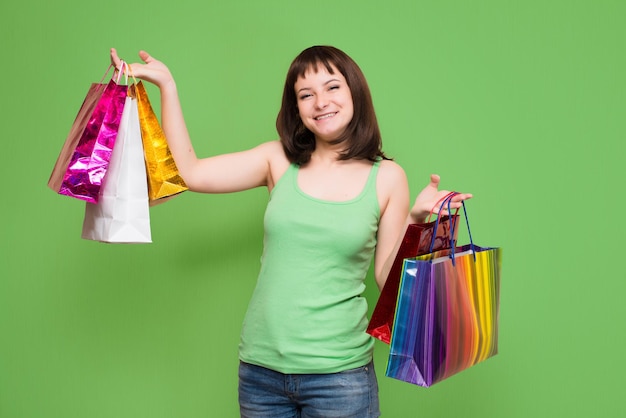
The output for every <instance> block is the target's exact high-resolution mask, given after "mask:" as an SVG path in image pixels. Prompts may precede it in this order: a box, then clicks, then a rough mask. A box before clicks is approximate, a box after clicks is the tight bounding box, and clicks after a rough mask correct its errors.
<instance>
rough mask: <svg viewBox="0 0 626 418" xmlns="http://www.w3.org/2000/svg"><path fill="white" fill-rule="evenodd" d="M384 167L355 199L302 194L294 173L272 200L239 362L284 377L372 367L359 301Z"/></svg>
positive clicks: (293, 171)
mask: <svg viewBox="0 0 626 418" xmlns="http://www.w3.org/2000/svg"><path fill="white" fill-rule="evenodd" d="M379 164H380V163H379V162H376V163H374V164H373V167H372V170H371V172H370V174H369V177H368V180H367V183H366V185H365V187H364V188H363V190H362V191H361V193H360V194H359V195H358V196H357V197H356V198H354V199H351V200H348V201H344V202H332V201H326V200H321V199H316V198H314V197H312V196H309V195H307V194H306V193H304V192H303V191H302V190H300V188H299V186H298V183H297V176H298V169H299V168H298V166H297V165H291V166H290V167H289V169H288V170H287V171H286V173H285V174H284V175H283V176H282V177H281V178H280V179H279V181H278V182H277V184H276V186H275V187H274V189H273V190H272V192H271V194H270V200H269V203H268V205H267V209H266V211H265V218H264V228H265V237H264V248H263V256H262V258H261V270H260V273H259V277H258V281H257V285H256V288H255V290H254V293H253V295H252V298H251V300H250V304H249V306H248V310H247V312H246V316H245V318H244V322H243V329H242V333H241V342H240V345H239V358H240V359H241V360H242V361H244V362H246V363H251V364H256V365H259V366H263V367H266V368H269V369H272V370H276V371H279V372H281V373H334V372H339V371H343V370H348V369H352V368H356V367H360V366H363V365H365V364H367V363H369V362H370V360H371V359H372V351H373V347H374V341H373V339H372V338H371V337H370V336H369V335H368V334H367V333H366V332H365V330H366V328H367V322H368V320H367V301H366V300H365V298H363V297H362V296H361V294H362V293H363V290H364V289H365V284H364V279H365V276H366V275H367V272H368V269H369V266H370V263H371V260H372V256H373V254H374V250H375V247H376V232H377V230H378V221H379V219H380V207H379V204H378V197H377V194H376V174H377V172H378V167H379Z"/></svg>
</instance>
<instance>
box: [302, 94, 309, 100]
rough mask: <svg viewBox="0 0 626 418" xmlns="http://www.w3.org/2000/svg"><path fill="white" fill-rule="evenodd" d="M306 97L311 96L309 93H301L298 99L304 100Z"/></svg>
mask: <svg viewBox="0 0 626 418" xmlns="http://www.w3.org/2000/svg"><path fill="white" fill-rule="evenodd" d="M308 97H311V95H310V94H302V95H300V100H304V99H306V98H308Z"/></svg>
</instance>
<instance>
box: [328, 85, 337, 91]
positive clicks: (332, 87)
mask: <svg viewBox="0 0 626 418" xmlns="http://www.w3.org/2000/svg"><path fill="white" fill-rule="evenodd" d="M328 90H339V86H330V87H329V88H328Z"/></svg>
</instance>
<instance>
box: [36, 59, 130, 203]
mask: <svg viewBox="0 0 626 418" xmlns="http://www.w3.org/2000/svg"><path fill="white" fill-rule="evenodd" d="M110 68H111V67H109V70H110ZM109 70H107V73H105V77H106V74H108V71H109ZM122 72H123V71H119V72H117V76H116V73H114V75H113V77H112V78H111V80H110V81H109V83H108V84H102V81H101V82H100V83H98V84H93V85H92V86H91V87H90V89H89V91H88V92H87V96H86V98H85V100H84V101H83V104H82V106H81V108H80V110H79V112H78V115H77V117H76V119H75V120H74V123H73V124H72V128H71V129H70V133H69V135H68V137H67V139H66V141H65V143H64V145H63V148H62V150H61V153H60V155H59V157H58V159H57V162H56V164H55V166H54V168H53V170H52V174H51V176H50V179H49V181H48V186H49V187H50V188H52V189H53V190H54V191H56V192H58V193H59V194H63V195H67V196H70V197H74V198H77V199H81V200H85V201H88V202H95V201H97V198H98V192H99V189H100V187H101V185H102V179H103V178H104V175H105V174H106V170H107V167H108V164H109V159H110V156H111V151H112V149H113V145H114V144H115V138H116V137H117V131H118V126H119V122H120V119H121V115H122V110H123V107H124V102H125V98H126V92H127V88H128V87H127V86H126V85H120V84H118V82H119V77H120V75H121V74H122ZM103 79H104V77H103Z"/></svg>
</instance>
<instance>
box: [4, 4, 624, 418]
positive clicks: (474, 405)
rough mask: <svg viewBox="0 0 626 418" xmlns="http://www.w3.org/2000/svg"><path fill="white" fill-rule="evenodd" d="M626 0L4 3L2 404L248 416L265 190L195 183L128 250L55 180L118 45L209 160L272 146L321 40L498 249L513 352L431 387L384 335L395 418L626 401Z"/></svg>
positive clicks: (575, 410) (424, 169)
mask: <svg viewBox="0 0 626 418" xmlns="http://www.w3.org/2000/svg"><path fill="white" fill-rule="evenodd" d="M625 5H626V2H624V1H620V0H615V1H608V0H588V1H575V0H570V1H566V0H558V1H557V0H555V1H551V0H526V1H511V0H509V1H497V0H485V1H481V0H478V1H456V0H454V1H452V0H450V1H425V0H413V1H395V0H385V1H366V0H360V1H358V0H355V1H346V0H335V1H326V0H318V1H315V2H299V1H295V0H284V1H283V0H265V1H248V2H244V1H230V2H229V1H224V2H223V1H220V2H218V1H213V0H197V1H188V0H178V1H163V0H154V1H151V2H147V1H143V0H136V1H134V2H117V3H116V2H85V1H78V0H75V1H72V0H57V1H47V0H46V1H43V0H40V1H28V0H26V1H23V2H17V1H15V0H13V1H4V2H2V4H1V5H0V39H1V41H0V42H1V45H2V49H1V50H0V57H1V58H0V60H1V61H0V62H1V65H0V76H1V80H2V90H1V91H2V99H1V100H0V110H1V112H0V118H2V125H1V127H2V142H1V143H2V145H1V149H2V151H1V154H2V164H0V174H1V176H0V178H1V179H2V184H3V193H2V198H1V202H2V203H1V208H2V212H1V213H2V218H3V219H2V223H1V232H2V233H1V237H2V239H1V240H0V249H1V251H0V254H1V264H0V416H1V417H2V418H131V417H132V418H138V417H149V418H158V417H176V418H179V417H180V418H195V417H220V418H221V417H226V418H229V417H236V416H237V414H238V407H237V395H236V386H237V344H238V337H239V330H240V325H241V320H242V317H243V314H244V310H245V307H246V304H247V301H248V298H249V296H250V294H251V291H252V289H253V286H254V283H255V279H256V273H257V269H258V267H259V256H260V253H261V238H262V225H261V221H262V216H263V210H264V206H265V202H266V200H267V194H266V191H265V190H261V189H259V190H252V191H249V192H244V193H240V194H235V195H222V196H208V195H197V194H192V193H185V194H183V195H181V196H179V197H177V198H175V199H173V200H171V201H170V202H167V203H165V204H163V205H160V206H157V207H154V208H153V209H152V211H151V218H152V232H153V240H154V243H153V244H149V245H135V246H133V245H106V244H99V243H95V242H90V241H85V240H82V239H81V238H80V231H81V225H82V218H83V212H84V204H83V203H82V202H80V201H77V200H74V199H70V198H68V197H65V196H59V195H57V194H55V193H54V192H52V191H51V190H49V189H48V188H47V187H46V183H47V180H48V176H49V175H50V172H51V170H52V167H53V165H54V162H55V160H56V157H57V155H58V152H59V151H60V149H61V146H62V144H63V142H64V140H65V137H66V135H67V133H68V131H69V128H70V126H71V124H72V121H73V118H74V116H75V115H76V112H77V111H78V108H79V106H80V103H81V102H82V99H83V98H84V95H85V93H86V92H87V89H88V87H89V84H90V83H92V82H97V81H99V80H100V77H101V76H102V74H103V73H104V71H105V70H106V67H107V65H108V49H109V48H110V47H113V46H114V47H116V48H118V51H119V53H120V55H121V56H122V57H123V58H125V59H127V60H135V59H136V57H137V51H138V50H139V49H146V50H147V51H149V52H151V53H152V54H153V55H154V56H155V57H157V58H160V59H162V60H164V61H165V62H167V63H168V64H169V65H170V67H171V69H172V71H173V72H174V74H175V76H176V77H177V80H178V86H179V90H180V95H181V98H182V102H183V106H184V109H185V114H186V117H187V121H188V125H189V129H190V131H191V134H192V137H193V140H194V144H195V146H196V150H197V152H198V153H199V154H200V155H205V156H206V155H211V154H215V153H221V152H229V151H238V150H242V149H245V148H248V147H252V146H254V145H256V144H258V143H260V142H262V141H266V140H271V139H275V138H276V133H275V129H274V119H275V115H276V113H277V110H278V105H279V101H280V94H281V90H282V83H283V77H284V75H285V73H286V70H287V67H288V65H289V63H290V61H291V60H292V59H293V57H294V56H295V55H296V54H297V53H298V52H299V51H300V50H302V49H304V48H305V47H308V46H310V45H313V44H332V45H335V46H338V47H340V48H342V49H344V50H345V51H346V52H348V53H349V54H350V55H351V56H352V57H353V58H355V59H356V61H357V62H358V63H359V64H360V65H361V67H362V69H363V71H364V72H365V74H366V76H367V77H368V80H369V82H370V86H371V89H372V92H373V94H374V102H375V106H376V109H377V112H378V116H379V121H380V125H381V128H382V131H383V137H384V141H385V142H384V143H385V150H386V151H387V153H388V154H390V155H392V156H394V157H395V158H396V160H397V161H398V162H399V163H400V164H401V165H403V167H405V169H406V171H407V174H408V175H409V178H410V181H411V189H412V195H413V196H415V195H416V193H417V192H418V191H419V190H420V189H421V187H422V186H423V185H424V184H425V183H426V181H427V179H428V175H429V174H430V173H431V172H437V173H439V174H441V176H442V179H443V184H442V186H443V187H445V188H456V189H459V190H462V191H470V192H473V193H474V194H475V198H474V199H473V200H472V201H471V202H470V203H469V204H468V211H469V215H470V220H471V222H472V227H473V234H474V237H475V240H476V241H477V243H478V244H480V245H490V246H501V247H503V249H504V258H503V271H502V296H501V326H500V354H499V355H498V356H496V357H494V358H492V359H489V360H487V361H486V362H484V363H482V364H480V365H477V366H476V367H474V368H472V369H470V370H467V371H464V372H462V373H461V374H459V375H456V376H454V377H452V378H450V379H449V380H447V381H444V382H441V383H439V384H437V385H435V386H433V387H432V388H429V389H424V388H420V387H417V386H412V385H409V384H406V383H402V382H399V381H395V380H392V379H389V378H387V377H385V376H384V369H385V363H386V356H387V354H388V347H387V346H385V345H384V344H382V343H380V344H377V346H376V364H377V370H378V375H379V381H380V392H381V407H382V410H383V414H384V416H386V417H399V418H400V417H402V418H403V417H453V416H463V417H483V418H484V417H498V418H502V417H506V418H508V417H520V418H521V417H524V418H525V417H566V416H567V417H614V416H624V408H623V407H622V393H623V380H624V372H625V371H626V370H625V367H624V360H623V355H624V351H625V349H626V346H625V341H624V340H625V338H624V322H625V319H626V308H625V306H626V303H624V292H625V290H626V274H624V270H623V269H622V268H620V267H619V263H617V261H619V260H620V259H621V257H622V252H623V251H622V247H621V245H620V244H621V242H622V235H623V233H624V227H623V219H622V216H621V212H622V211H621V209H622V208H621V203H622V202H623V197H622V195H623V192H622V190H623V187H622V186H623V182H624V179H625V177H626V176H625V170H624V163H623V160H624V156H625V154H626V153H625V152H624V145H623V144H624V140H625V139H626V138H625V137H626V135H625V133H626V130H625V127H626V125H625V120H626V118H625V117H624V109H625V103H624V102H625V98H626V95H625V94H624V93H625V89H624V84H625V83H624V80H625V79H626V71H625V63H626V61H625V58H624V56H625V55H626V52H625V50H624V41H625V39H626V29H625V28H626V24H625V18H626V6H625ZM148 92H149V94H150V95H151V98H152V101H153V104H155V107H157V109H158V92H157V91H156V90H154V89H153V88H152V87H151V86H150V89H149V90H148ZM368 284H369V290H368V294H367V296H368V298H369V300H370V302H371V305H372V306H373V304H374V303H375V300H376V297H377V291H376V290H375V286H374V285H373V281H372V278H371V277H369V278H368Z"/></svg>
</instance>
